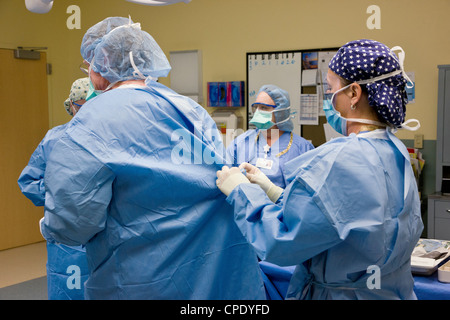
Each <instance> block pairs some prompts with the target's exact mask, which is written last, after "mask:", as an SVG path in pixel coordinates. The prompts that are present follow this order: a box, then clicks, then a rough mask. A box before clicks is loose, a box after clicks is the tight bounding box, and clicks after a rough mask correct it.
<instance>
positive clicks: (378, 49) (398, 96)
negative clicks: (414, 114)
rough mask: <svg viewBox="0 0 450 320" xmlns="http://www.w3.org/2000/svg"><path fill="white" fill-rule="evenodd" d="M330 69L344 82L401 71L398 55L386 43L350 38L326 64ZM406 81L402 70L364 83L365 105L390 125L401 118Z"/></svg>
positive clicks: (406, 100)
mask: <svg viewBox="0 0 450 320" xmlns="http://www.w3.org/2000/svg"><path fill="white" fill-rule="evenodd" d="M329 68H330V69H331V71H333V72H334V73H336V74H337V75H338V76H340V77H342V78H344V79H346V80H348V81H351V82H353V81H363V80H369V79H372V78H375V77H380V76H383V75H386V74H389V73H392V72H395V71H399V70H402V71H403V66H402V65H401V63H400V61H399V59H398V57H397V56H396V55H395V53H394V52H393V51H392V50H391V49H389V48H388V47H387V46H386V45H384V44H382V43H380V42H378V41H374V40H368V39H362V40H356V41H350V42H348V43H347V44H345V45H344V46H342V47H341V48H340V49H339V51H338V52H337V53H336V55H335V56H334V57H333V58H332V59H331V61H330V63H329ZM406 84H407V80H406V79H405V77H404V75H403V73H400V74H397V75H393V76H391V77H388V78H386V79H383V80H379V81H374V82H369V83H367V84H366V88H367V93H368V99H369V105H370V106H372V107H373V108H374V109H375V110H376V112H377V113H378V115H379V116H380V117H381V119H384V120H385V121H386V122H387V123H389V124H392V125H394V126H399V125H401V124H402V123H403V122H404V120H405V113H406V104H407V103H408V96H407V94H406V88H405V86H406Z"/></svg>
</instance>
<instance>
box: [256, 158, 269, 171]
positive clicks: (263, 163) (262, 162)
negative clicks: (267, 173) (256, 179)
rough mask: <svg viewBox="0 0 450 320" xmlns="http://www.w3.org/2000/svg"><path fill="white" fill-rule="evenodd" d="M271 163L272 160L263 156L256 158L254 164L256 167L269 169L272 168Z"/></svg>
mask: <svg viewBox="0 0 450 320" xmlns="http://www.w3.org/2000/svg"><path fill="white" fill-rule="evenodd" d="M272 165H273V160H269V159H263V158H258V159H256V166H257V167H258V168H263V169H268V170H270V169H272Z"/></svg>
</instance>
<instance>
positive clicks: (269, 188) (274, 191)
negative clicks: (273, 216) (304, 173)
mask: <svg viewBox="0 0 450 320" xmlns="http://www.w3.org/2000/svg"><path fill="white" fill-rule="evenodd" d="M239 169H244V170H245V171H247V178H248V180H250V182H251V183H255V184H257V185H259V186H260V187H261V189H263V190H264V192H265V193H266V194H267V196H268V197H269V199H270V200H272V202H274V203H275V202H277V200H278V198H279V197H280V196H281V194H282V193H283V189H282V188H280V187H278V186H276V185H275V184H274V183H273V182H272V181H270V179H269V178H267V176H266V175H265V174H264V173H262V172H261V170H259V169H258V168H257V167H255V166H254V165H251V164H250V163H248V162H244V163H242V164H241V165H240V166H239Z"/></svg>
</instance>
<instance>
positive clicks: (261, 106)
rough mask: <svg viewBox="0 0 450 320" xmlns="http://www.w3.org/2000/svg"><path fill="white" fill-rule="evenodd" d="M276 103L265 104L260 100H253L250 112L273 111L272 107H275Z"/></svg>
mask: <svg viewBox="0 0 450 320" xmlns="http://www.w3.org/2000/svg"><path fill="white" fill-rule="evenodd" d="M276 107H277V106H276V105H273V104H265V103H261V102H255V103H254V104H252V112H253V113H255V112H256V110H260V111H273V109H274V108H276Z"/></svg>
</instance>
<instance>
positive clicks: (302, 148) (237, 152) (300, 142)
mask: <svg viewBox="0 0 450 320" xmlns="http://www.w3.org/2000/svg"><path fill="white" fill-rule="evenodd" d="M291 138H292V141H291ZM266 145H267V141H266V139H265V137H264V134H262V132H261V130H258V129H256V130H253V129H252V130H248V131H246V132H245V133H243V134H241V135H240V136H238V137H237V138H236V139H234V140H233V142H232V143H231V144H230V146H228V148H227V159H228V161H229V164H230V165H233V166H238V165H240V164H241V163H243V162H248V163H250V164H252V165H257V161H258V159H267V160H269V161H271V162H270V165H268V166H267V167H259V169H260V170H261V171H262V172H263V173H264V174H265V175H266V176H267V177H268V178H269V179H270V180H271V181H272V182H273V183H274V184H276V185H277V186H279V187H281V188H285V187H286V177H285V175H284V174H283V171H282V168H283V166H284V164H285V163H286V162H288V161H289V160H291V159H294V158H295V157H297V156H299V155H301V154H302V153H305V152H306V151H308V150H312V149H314V146H313V145H312V144H311V143H310V142H309V141H307V140H305V139H304V138H302V137H300V136H298V135H296V134H294V133H292V136H291V132H283V134H282V135H281V136H280V137H279V138H278V139H277V140H276V141H275V142H274V143H272V146H271V147H270V148H268V150H267V149H266V150H267V152H266V151H265V149H264V148H265V147H266ZM266 148H267V147H266Z"/></svg>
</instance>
